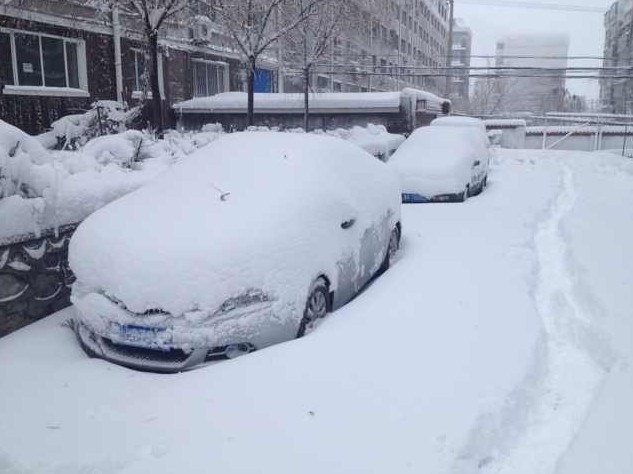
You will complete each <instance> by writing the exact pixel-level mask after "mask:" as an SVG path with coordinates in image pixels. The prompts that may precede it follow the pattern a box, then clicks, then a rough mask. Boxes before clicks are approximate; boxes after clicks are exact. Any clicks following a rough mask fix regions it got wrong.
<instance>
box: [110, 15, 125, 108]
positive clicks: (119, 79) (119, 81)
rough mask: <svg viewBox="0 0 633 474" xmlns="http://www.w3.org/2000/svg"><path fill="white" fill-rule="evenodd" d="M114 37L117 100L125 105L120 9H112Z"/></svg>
mask: <svg viewBox="0 0 633 474" xmlns="http://www.w3.org/2000/svg"><path fill="white" fill-rule="evenodd" d="M112 35H113V37H114V74H115V78H116V100H117V102H119V103H121V104H122V103H123V65H122V59H121V22H120V20H119V9H118V8H117V7H116V5H115V6H113V7H112Z"/></svg>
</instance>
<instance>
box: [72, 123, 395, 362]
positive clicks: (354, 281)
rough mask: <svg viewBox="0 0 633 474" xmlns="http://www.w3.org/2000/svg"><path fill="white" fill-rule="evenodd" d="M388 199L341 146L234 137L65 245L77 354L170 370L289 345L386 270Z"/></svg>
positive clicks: (377, 174) (378, 165) (361, 158)
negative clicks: (70, 273)
mask: <svg viewBox="0 0 633 474" xmlns="http://www.w3.org/2000/svg"><path fill="white" fill-rule="evenodd" d="M399 240H400V188H399V186H398V179H397V176H396V175H395V173H393V172H392V171H391V170H390V169H389V168H388V167H387V165H385V164H384V163H382V162H380V161H378V160H376V159H375V158H373V157H372V156H371V155H369V154H368V153H366V152H364V151H363V150H361V149H360V148H358V147H356V146H355V145H353V144H351V143H347V142H344V141H342V140H339V139H336V138H332V137H324V136H316V135H307V134H290V133H272V132H271V133H264V132H256V133H237V134H232V135H229V136H226V137H224V138H221V139H219V140H217V141H216V142H214V143H212V144H210V145H209V146H207V147H205V148H203V149H201V150H199V151H198V152H196V154H195V155H193V156H191V157H189V158H187V159H186V160H185V161H183V162H182V163H180V164H178V165H176V166H175V167H174V169H172V170H170V171H169V172H167V173H165V174H164V175H162V176H161V177H159V178H157V179H156V180H155V181H154V182H152V183H151V184H149V185H147V186H145V187H143V188H141V189H139V190H137V191H135V192H133V193H131V194H129V195H127V196H125V197H123V198H121V199H119V200H117V201H115V202H113V203H111V204H109V205H107V206H105V207H104V208H102V209H101V210H99V211H97V212H96V213H94V214H93V215H91V216H90V217H89V218H88V219H86V220H85V221H84V222H83V223H82V224H81V225H80V226H79V228H78V229H77V231H76V232H75V235H74V236H73V238H72V240H71V243H70V249H69V259H70V265H71V268H72V270H73V272H74V273H75V275H76V277H77V281H76V283H75V284H74V286H73V291H72V301H73V303H74V305H75V307H76V309H77V314H78V316H77V319H76V320H75V321H74V328H75V331H76V333H77V336H78V338H79V340H80V342H81V344H82V346H83V347H84V349H85V350H86V351H87V352H88V353H89V354H91V355H94V356H97V357H102V358H104V359H107V360H110V361H113V362H116V363H118V364H121V365H125V366H128V367H133V368H140V369H147V370H153V371H163V372H174V371H181V370H184V369H187V368H190V367H193V366H196V365H198V364H200V363H203V362H205V361H209V360H213V359H216V358H223V357H233V356H235V355H239V354H243V353H246V352H250V351H252V350H255V349H260V348H263V347H266V346H268V345H271V344H274V343H278V342H281V341H285V340H289V339H292V338H295V337H300V336H302V335H303V334H305V333H306V331H307V330H309V329H310V328H311V327H312V326H313V325H314V323H315V322H316V321H317V320H318V319H319V318H322V317H323V316H325V314H326V313H327V312H328V311H331V310H333V309H336V308H337V307H339V306H341V305H342V304H344V303H345V302H347V301H349V300H350V299H351V298H352V297H353V296H354V295H356V294H357V293H358V291H359V290H360V289H361V288H362V287H363V286H364V285H365V284H366V283H367V282H368V281H369V280H370V279H371V278H372V277H373V276H374V275H375V274H377V273H378V272H380V271H381V270H384V269H386V268H387V267H388V266H389V262H390V259H391V258H392V257H393V255H394V253H395V252H396V250H397V248H398V245H399Z"/></svg>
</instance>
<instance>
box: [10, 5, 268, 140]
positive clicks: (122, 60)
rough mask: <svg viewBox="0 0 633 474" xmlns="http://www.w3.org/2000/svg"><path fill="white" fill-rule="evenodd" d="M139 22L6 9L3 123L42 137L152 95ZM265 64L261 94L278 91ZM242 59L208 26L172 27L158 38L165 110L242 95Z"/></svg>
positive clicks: (77, 10)
mask: <svg viewBox="0 0 633 474" xmlns="http://www.w3.org/2000/svg"><path fill="white" fill-rule="evenodd" d="M140 31H142V28H141V26H140V25H139V24H138V21H137V20H136V19H135V18H133V17H130V16H126V15H123V14H118V15H113V14H111V13H107V14H104V13H102V12H99V11H97V10H95V9H93V8H90V7H88V6H86V2H79V1H77V2H75V1H72V0H69V1H64V2H60V1H54V0H19V1H18V0H16V1H11V0H9V1H8V2H3V3H1V4H0V119H2V120H4V121H6V122H8V123H11V124H13V125H15V126H17V127H19V128H21V129H23V130H25V131H27V132H29V133H39V132H42V131H44V130H46V129H47V128H48V127H50V125H51V123H52V122H53V121H55V120H57V119H58V118H60V117H61V116H64V115H68V114H72V113H79V112H82V111H85V110H87V109H88V108H89V107H90V104H91V103H93V102H95V101H97V100H117V101H120V102H125V103H127V104H129V105H136V104H138V103H140V102H142V101H143V100H145V99H146V98H148V97H151V92H150V91H149V83H148V82H149V81H148V74H147V68H146V67H145V65H146V63H147V62H148V59H147V52H146V48H145V41H144V38H143V36H142V35H141V34H140V33H139V32H140ZM276 70H277V64H276V62H275V61H274V60H271V59H267V58H265V59H264V60H263V61H261V64H260V69H259V70H258V71H257V81H256V87H257V91H258V92H273V91H275V90H276V87H277V77H276V75H277V71H276ZM245 80H246V74H245V72H244V68H243V67H242V64H241V61H240V60H239V56H238V55H237V54H236V53H234V52H232V51H231V49H230V48H228V47H227V40H226V38H222V36H221V35H220V34H219V33H218V32H217V30H216V29H214V28H213V25H212V24H210V23H205V22H199V23H198V24H196V25H193V26H191V25H180V24H170V25H168V26H167V27H166V28H164V29H163V31H162V36H161V39H160V57H159V83H160V92H161V96H162V98H163V100H164V105H165V111H166V113H169V106H170V105H171V104H173V103H175V102H179V101H182V100H186V99H191V98H193V97H199V96H207V95H213V94H217V93H219V92H226V91H229V90H244V89H245Z"/></svg>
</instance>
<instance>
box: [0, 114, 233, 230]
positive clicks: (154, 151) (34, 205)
mask: <svg viewBox="0 0 633 474" xmlns="http://www.w3.org/2000/svg"><path fill="white" fill-rule="evenodd" d="M220 133H222V132H221V130H220V129H218V128H217V127H209V128H208V129H207V130H206V131H203V132H201V133H198V134H196V135H195V137H194V136H192V134H181V133H178V132H169V133H168V134H167V135H166V136H165V139H163V140H157V139H155V138H154V137H153V136H152V135H151V134H149V133H146V132H140V131H137V130H128V131H125V132H122V133H118V134H116V135H105V136H102V137H97V138H94V139H92V140H90V141H88V142H87V143H85V145H83V146H79V145H78V149H77V150H74V151H71V150H47V149H46V148H45V147H44V146H43V145H42V143H41V141H40V140H38V138H36V137H32V136H30V135H27V134H26V133H24V132H22V131H21V130H19V129H17V128H16V127H14V126H12V125H9V124H8V123H6V122H2V121H0V241H2V240H5V239H7V238H10V237H15V236H18V235H22V234H35V235H38V234H39V233H40V232H41V231H42V230H44V229H47V228H51V227H57V226H61V225H65V224H71V223H75V222H79V221H81V220H82V219H84V218H85V217H87V216H88V215H89V214H91V213H92V212H94V211H95V210H97V209H98V208H100V207H102V206H104V205H105V204H107V203H109V202H111V201H113V200H114V199H117V198H119V197H121V196H123V195H124V194H126V193H128V192H130V191H133V190H135V189H136V188H138V187H139V186H141V185H143V184H145V183H147V182H148V181H150V180H151V179H153V178H154V177H156V176H157V175H158V174H159V173H161V172H162V171H164V170H165V169H167V168H168V167H169V166H171V164H172V163H174V162H175V161H177V160H179V159H182V158H183V157H185V156H186V155H188V154H190V153H192V152H193V151H194V150H196V149H198V148H200V147H201V146H204V145H206V144H207V143H209V142H210V141H211V140H214V139H215V138H217V137H218V136H219V134H220ZM82 141H83V139H82V140H81V141H78V142H76V143H80V142H82Z"/></svg>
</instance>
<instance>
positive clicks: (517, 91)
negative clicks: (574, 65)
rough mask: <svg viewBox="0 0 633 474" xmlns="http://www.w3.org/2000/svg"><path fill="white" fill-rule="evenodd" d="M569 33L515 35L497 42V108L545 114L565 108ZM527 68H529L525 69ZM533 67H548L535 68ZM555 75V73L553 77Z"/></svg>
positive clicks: (499, 110) (504, 110)
mask: <svg viewBox="0 0 633 474" xmlns="http://www.w3.org/2000/svg"><path fill="white" fill-rule="evenodd" d="M568 52H569V37H568V36H567V35H562V34H554V35H542V34H529V35H527V34H526V35H513V36H507V37H504V38H502V39H500V40H499V41H498V42H497V49H496V57H495V66H496V67H498V68H502V67H508V70H506V71H504V70H503V69H501V70H498V71H497V73H498V76H499V78H498V79H494V81H497V82H498V84H496V86H495V88H494V89H495V93H496V94H497V97H496V98H495V102H497V103H498V107H497V110H496V112H531V113H536V114H542V113H546V112H550V111H560V110H563V107H564V103H565V69H566V68H567V56H568ZM517 68H518V69H517ZM521 68H526V69H521ZM530 68H547V71H543V70H537V71H534V70H531V69H530ZM550 76H551V77H550Z"/></svg>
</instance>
